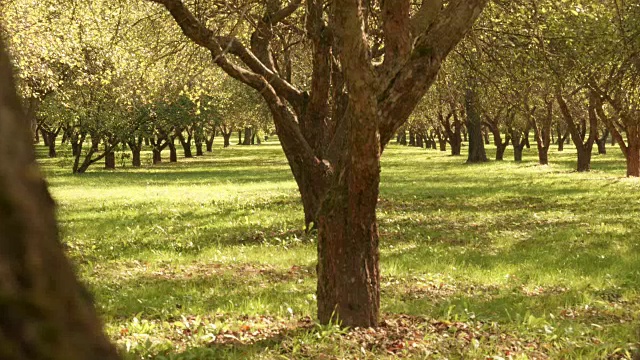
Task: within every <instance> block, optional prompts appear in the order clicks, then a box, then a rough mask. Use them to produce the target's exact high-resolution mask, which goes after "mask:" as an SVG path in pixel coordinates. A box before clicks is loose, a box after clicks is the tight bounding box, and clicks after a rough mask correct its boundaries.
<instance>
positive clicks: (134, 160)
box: [131, 149, 142, 167]
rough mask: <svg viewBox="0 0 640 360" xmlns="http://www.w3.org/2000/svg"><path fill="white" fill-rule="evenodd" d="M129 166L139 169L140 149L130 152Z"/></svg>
mask: <svg viewBox="0 0 640 360" xmlns="http://www.w3.org/2000/svg"><path fill="white" fill-rule="evenodd" d="M131 166H133V167H140V166H142V162H141V161H140V149H132V150H131Z"/></svg>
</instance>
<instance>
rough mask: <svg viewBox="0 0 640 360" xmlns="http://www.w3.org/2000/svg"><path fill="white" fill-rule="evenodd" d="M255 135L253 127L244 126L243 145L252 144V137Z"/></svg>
mask: <svg viewBox="0 0 640 360" xmlns="http://www.w3.org/2000/svg"><path fill="white" fill-rule="evenodd" d="M252 137H253V129H252V128H250V127H246V128H244V141H243V142H242V145H251V138H252Z"/></svg>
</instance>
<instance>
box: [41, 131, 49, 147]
mask: <svg viewBox="0 0 640 360" xmlns="http://www.w3.org/2000/svg"><path fill="white" fill-rule="evenodd" d="M40 132H41V133H42V141H43V142H44V146H49V137H48V136H47V131H45V130H44V129H43V128H42V127H41V128H40Z"/></svg>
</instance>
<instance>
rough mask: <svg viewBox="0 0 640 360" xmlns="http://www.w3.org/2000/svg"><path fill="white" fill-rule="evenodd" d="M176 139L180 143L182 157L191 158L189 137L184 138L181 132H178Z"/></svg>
mask: <svg viewBox="0 0 640 360" xmlns="http://www.w3.org/2000/svg"><path fill="white" fill-rule="evenodd" d="M177 137H178V141H180V145H182V149H183V151H184V157H185V158H192V157H193V154H192V153H191V135H187V137H184V134H183V133H182V132H179V133H178V136H177Z"/></svg>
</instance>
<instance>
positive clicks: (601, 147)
mask: <svg viewBox="0 0 640 360" xmlns="http://www.w3.org/2000/svg"><path fill="white" fill-rule="evenodd" d="M607 137H609V130H605V131H604V132H603V133H602V137H600V136H597V137H596V145H597V146H598V155H606V154H607Z"/></svg>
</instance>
